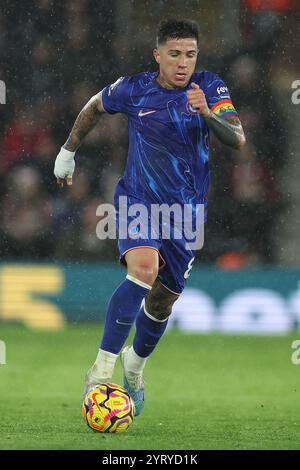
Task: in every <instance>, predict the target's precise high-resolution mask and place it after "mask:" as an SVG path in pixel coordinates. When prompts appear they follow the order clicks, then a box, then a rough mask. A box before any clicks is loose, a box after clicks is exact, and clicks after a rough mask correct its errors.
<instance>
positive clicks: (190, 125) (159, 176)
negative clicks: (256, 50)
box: [102, 71, 236, 207]
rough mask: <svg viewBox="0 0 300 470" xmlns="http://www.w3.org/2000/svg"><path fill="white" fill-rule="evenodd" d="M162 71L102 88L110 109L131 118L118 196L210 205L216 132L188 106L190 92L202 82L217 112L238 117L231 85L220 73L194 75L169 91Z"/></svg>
mask: <svg viewBox="0 0 300 470" xmlns="http://www.w3.org/2000/svg"><path fill="white" fill-rule="evenodd" d="M157 76H158V73H154V72H143V73H139V74H137V75H134V76H131V77H121V78H119V79H118V80H117V81H116V82H115V83H113V84H112V85H109V86H107V87H105V88H104V89H103V90H102V101H103V107H104V109H105V111H107V112H108V113H111V114H114V113H117V112H121V113H125V114H126V115H127V116H128V132H129V149H128V159H127V164H126V169H125V173H124V176H123V178H121V179H120V181H119V183H118V185H117V188H116V195H121V194H122V195H126V194H128V195H132V196H135V197H136V198H138V199H139V200H142V201H145V202H148V203H155V204H161V203H167V204H173V203H179V204H191V205H192V206H193V207H195V204H205V205H206V204H207V192H208V187H209V163H208V157H209V140H210V132H209V128H208V126H207V124H206V122H205V120H204V119H203V118H202V117H201V116H200V115H199V114H198V113H197V112H196V111H195V110H194V109H193V108H192V107H191V106H190V105H189V104H188V100H187V90H188V89H190V88H191V83H192V82H195V83H197V84H198V85H199V86H200V88H201V89H202V90H203V91H204V93H205V95H206V100H207V103H208V106H209V108H210V109H211V110H212V111H213V112H215V113H216V114H218V115H220V116H222V117H224V116H233V115H236V111H235V109H234V107H233V104H232V102H231V98H230V95H229V92H228V89H227V87H226V85H225V83H224V82H223V81H222V80H221V79H220V78H219V77H218V76H217V75H215V74H214V73H211V72H208V71H204V72H200V73H194V74H193V75H192V77H191V80H190V82H189V84H188V85H187V86H186V87H185V88H176V89H166V88H163V87H162V86H161V85H160V84H159V83H158V82H157V80H156V77H157Z"/></svg>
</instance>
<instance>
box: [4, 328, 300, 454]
mask: <svg viewBox="0 0 300 470" xmlns="http://www.w3.org/2000/svg"><path fill="white" fill-rule="evenodd" d="M100 336H101V328H100V327H99V326H96V325H94V326H90V325H89V326H86V325H74V326H68V327H66V328H65V329H64V330H62V331H59V332H49V331H48V332H45V331H44V332H42V331H32V330H28V329H26V328H24V327H21V326H17V325H15V326H12V325H6V324H4V323H0V339H1V340H4V341H5V343H6V348H7V364H6V365H1V366H0V417H1V427H0V449H98V450H99V449H102V450H115V449H120V450H125V449H126V450H127V449H130V450H135V449H145V450H152V449H153V450H154V449H169V450H178V449H196V450H200V449H299V448H300V399H299V391H300V365H298V366H296V365H293V364H292V363H291V354H292V352H293V350H292V349H291V343H292V341H293V340H294V339H298V338H299V336H300V333H299V334H298V338H297V333H295V334H294V335H292V336H283V337H254V336H251V337H250V336H226V335H196V334H195V335H193V334H192V335H185V334H183V333H180V332H178V331H174V330H173V331H171V332H168V333H167V334H166V335H165V337H164V338H163V340H162V341H161V343H160V345H159V346H158V348H157V350H156V351H155V353H154V354H153V356H152V357H151V359H150V360H149V362H148V364H147V367H146V373H145V379H146V394H147V396H146V405H145V408H144V411H143V413H142V414H141V415H140V416H139V417H138V418H136V419H135V420H134V423H133V424H132V426H131V427H130V428H129V430H128V431H127V432H125V433H124V434H119V435H118V434H100V433H95V432H93V431H91V430H90V429H89V428H88V427H87V426H86V425H85V424H84V423H83V421H82V417H81V396H82V390H83V385H84V375H85V372H86V370H87V368H88V367H89V366H90V365H91V363H92V361H93V360H94V358H95V356H96V353H97V347H98V343H99V340H100ZM114 382H116V383H119V384H122V375H121V366H120V363H118V365H117V368H116V376H115V378H114Z"/></svg>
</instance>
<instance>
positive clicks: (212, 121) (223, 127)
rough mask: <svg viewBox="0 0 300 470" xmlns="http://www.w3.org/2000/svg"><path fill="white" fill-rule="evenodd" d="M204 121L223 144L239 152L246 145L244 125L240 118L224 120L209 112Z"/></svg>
mask: <svg viewBox="0 0 300 470" xmlns="http://www.w3.org/2000/svg"><path fill="white" fill-rule="evenodd" d="M204 119H205V121H206V122H207V125H208V126H209V127H210V128H211V129H212V131H213V132H214V134H215V135H216V136H217V137H218V139H219V140H220V141H221V142H223V144H226V145H229V146H230V147H233V148H235V149H238V150H239V149H241V148H242V147H243V145H244V144H245V143H246V138H245V134H244V131H243V128H242V124H241V121H240V120H239V118H238V117H234V118H230V119H229V118H227V119H222V118H221V117H219V116H217V115H216V114H215V113H213V112H212V111H211V110H209V112H208V113H207V115H205V116H204Z"/></svg>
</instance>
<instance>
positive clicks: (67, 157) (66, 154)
mask: <svg viewBox="0 0 300 470" xmlns="http://www.w3.org/2000/svg"><path fill="white" fill-rule="evenodd" d="M74 155H75V152H70V150H67V149H65V148H63V147H61V148H60V152H59V158H60V159H61V160H62V161H64V162H70V161H71V160H73V158H74Z"/></svg>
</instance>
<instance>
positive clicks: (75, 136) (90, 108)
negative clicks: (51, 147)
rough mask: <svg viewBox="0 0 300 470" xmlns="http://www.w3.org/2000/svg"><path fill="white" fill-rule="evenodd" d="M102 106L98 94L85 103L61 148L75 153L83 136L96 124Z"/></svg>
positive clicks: (101, 111) (102, 110)
mask: <svg viewBox="0 0 300 470" xmlns="http://www.w3.org/2000/svg"><path fill="white" fill-rule="evenodd" d="M103 112H104V109H103V104H102V97H101V94H100V93H98V94H97V95H95V96H92V98H91V99H90V100H89V101H88V102H87V104H86V105H85V106H84V108H83V109H82V110H81V111H80V113H79V114H78V116H77V118H76V121H75V123H74V126H73V128H72V130H71V132H70V135H69V137H68V139H67V141H66V143H65V144H64V145H63V148H64V149H66V150H69V151H70V152H75V151H76V150H77V149H78V147H79V146H80V145H81V143H82V141H83V139H84V138H85V136H86V135H87V134H88V133H89V132H90V131H91V130H92V129H93V127H94V126H95V125H96V124H97V122H98V119H99V117H100V113H103Z"/></svg>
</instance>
